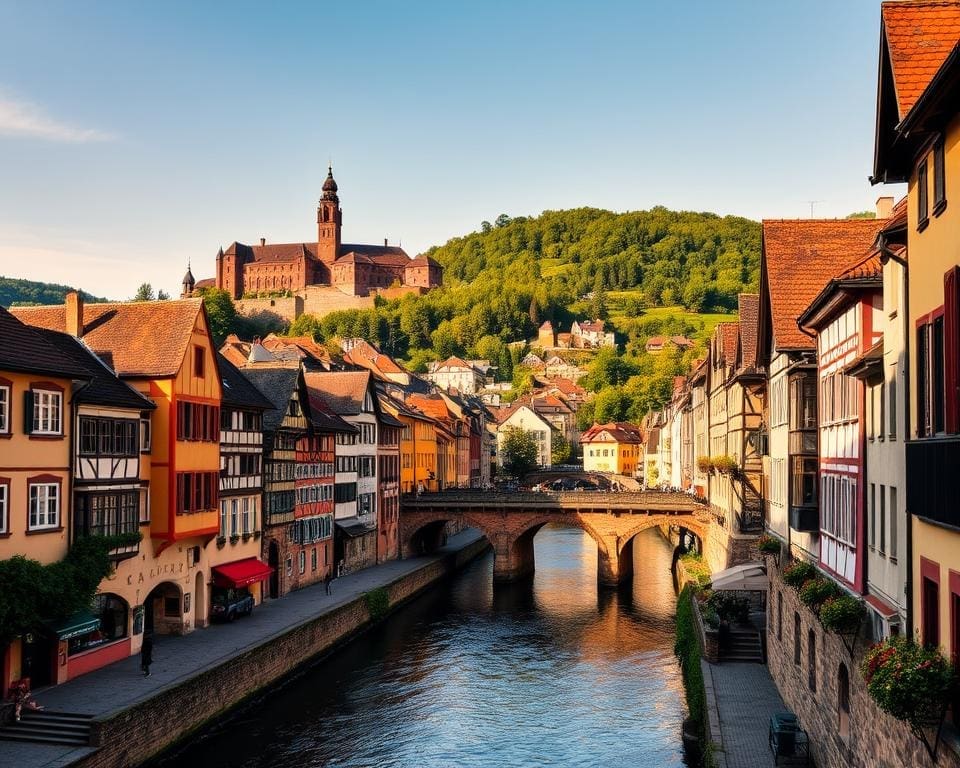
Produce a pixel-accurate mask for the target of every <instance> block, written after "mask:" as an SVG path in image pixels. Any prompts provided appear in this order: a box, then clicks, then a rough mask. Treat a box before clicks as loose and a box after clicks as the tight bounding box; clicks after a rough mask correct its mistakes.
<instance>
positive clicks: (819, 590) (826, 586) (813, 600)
mask: <svg viewBox="0 0 960 768" xmlns="http://www.w3.org/2000/svg"><path fill="white" fill-rule="evenodd" d="M797 594H798V596H799V597H800V602H801V603H803V604H804V605H805V606H807V608H809V609H810V610H812V611H813V612H814V613H816V614H817V615H818V616H819V614H820V607H821V606H822V605H823V604H824V603H826V602H827V600H830V599H832V598H837V597H840V596H841V595H843V591H842V590H841V589H840V587H838V586H837V585H836V583H835V582H833V581H831V580H830V579H825V578H824V577H822V576H817V577H815V578H813V579H809V580H807V582H806V583H804V585H803V586H802V587H800V591H799V592H798V593H797Z"/></svg>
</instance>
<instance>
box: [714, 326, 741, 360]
mask: <svg viewBox="0 0 960 768" xmlns="http://www.w3.org/2000/svg"><path fill="white" fill-rule="evenodd" d="M713 333H714V335H715V336H716V338H717V340H718V341H719V342H720V349H719V352H720V358H721V360H722V361H723V362H724V363H725V364H727V365H734V364H735V363H736V361H737V341H738V340H739V338H740V323H717V327H716V329H715V330H714V332H713Z"/></svg>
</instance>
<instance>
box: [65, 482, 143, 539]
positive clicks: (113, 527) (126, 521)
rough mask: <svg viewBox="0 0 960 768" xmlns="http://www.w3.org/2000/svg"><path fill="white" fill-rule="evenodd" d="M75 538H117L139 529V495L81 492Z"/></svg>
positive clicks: (75, 511) (127, 492) (76, 512)
mask: <svg viewBox="0 0 960 768" xmlns="http://www.w3.org/2000/svg"><path fill="white" fill-rule="evenodd" d="M74 514H75V515H76V517H75V520H76V525H75V535H77V536H116V535H118V534H122V533H136V532H137V531H139V530H140V493H139V492H138V491H119V492H114V493H78V494H77V496H76V507H75V509H74Z"/></svg>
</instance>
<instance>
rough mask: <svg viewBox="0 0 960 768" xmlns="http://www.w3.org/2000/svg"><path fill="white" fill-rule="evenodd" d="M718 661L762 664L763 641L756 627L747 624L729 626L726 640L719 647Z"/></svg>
mask: <svg viewBox="0 0 960 768" xmlns="http://www.w3.org/2000/svg"><path fill="white" fill-rule="evenodd" d="M720 661H721V662H724V661H731V662H752V663H756V664H763V642H762V640H761V638H760V632H759V631H758V630H757V628H756V627H754V626H751V625H749V624H735V625H733V626H731V627H730V633H729V635H728V636H727V641H726V642H725V643H722V644H721V647H720Z"/></svg>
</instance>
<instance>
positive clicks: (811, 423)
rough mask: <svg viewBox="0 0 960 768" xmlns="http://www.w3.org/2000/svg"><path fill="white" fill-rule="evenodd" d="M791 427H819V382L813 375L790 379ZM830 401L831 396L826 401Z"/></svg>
mask: <svg viewBox="0 0 960 768" xmlns="http://www.w3.org/2000/svg"><path fill="white" fill-rule="evenodd" d="M790 398H791V400H792V401H793V402H792V403H791V405H792V407H791V409H790V429H816V428H817V383H816V381H815V380H814V377H813V376H798V377H795V378H793V379H791V380H790ZM826 402H830V399H829V398H826V399H825V403H826Z"/></svg>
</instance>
